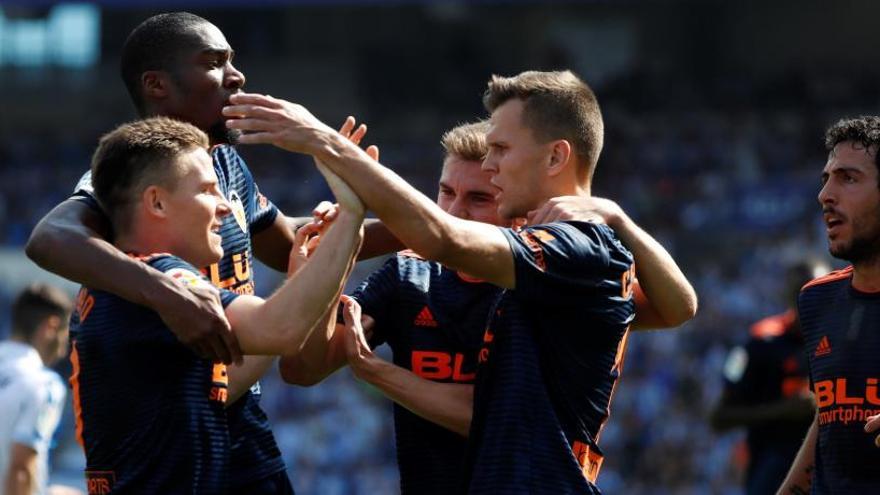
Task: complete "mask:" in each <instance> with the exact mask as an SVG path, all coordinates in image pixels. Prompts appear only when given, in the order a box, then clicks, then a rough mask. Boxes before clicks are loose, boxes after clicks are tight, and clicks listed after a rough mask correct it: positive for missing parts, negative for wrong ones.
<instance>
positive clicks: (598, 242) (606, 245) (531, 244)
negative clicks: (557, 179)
mask: <svg viewBox="0 0 880 495" xmlns="http://www.w3.org/2000/svg"><path fill="white" fill-rule="evenodd" d="M503 230H504V232H505V233H506V234H507V235H508V237H513V238H515V239H516V242H519V243H523V244H525V246H526V247H528V248H529V249H530V250H531V251H533V252H535V253H537V252H541V251H544V252H546V251H550V252H551V253H553V252H556V253H559V254H564V255H565V256H566V257H570V258H572V259H577V258H581V259H583V258H589V259H591V260H593V261H597V262H599V263H600V264H603V265H609V264H612V263H613V262H624V263H631V262H632V255H631V254H630V252H629V251H628V250H627V249H626V248H625V247H624V246H623V244H621V242H620V241H619V240H618V239H617V236H616V234H615V233H614V231H613V230H612V229H611V228H610V227H608V226H607V225H604V224H597V223H592V222H580V221H566V222H556V223H549V224H541V225H534V226H530V227H526V228H524V229H522V230H520V231H515V230H513V229H503Z"/></svg>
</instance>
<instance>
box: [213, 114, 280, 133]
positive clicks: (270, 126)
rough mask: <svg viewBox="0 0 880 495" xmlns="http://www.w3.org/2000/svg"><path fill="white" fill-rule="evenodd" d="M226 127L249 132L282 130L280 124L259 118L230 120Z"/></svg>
mask: <svg viewBox="0 0 880 495" xmlns="http://www.w3.org/2000/svg"><path fill="white" fill-rule="evenodd" d="M226 127H228V128H230V129H238V130H239V131H247V132H259V131H263V132H276V131H279V130H282V129H281V125H280V124H279V123H278V122H276V121H273V120H269V119H263V118H257V117H244V118H239V119H229V120H227V121H226Z"/></svg>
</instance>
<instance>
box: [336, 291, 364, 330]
mask: <svg viewBox="0 0 880 495" xmlns="http://www.w3.org/2000/svg"><path fill="white" fill-rule="evenodd" d="M340 299H341V300H342V318H343V320H344V321H345V326H347V327H360V325H361V306H360V304H358V303H357V301H355V300H354V298H352V297H349V296H346V295H345V294H343V295H342V297H341V298H340Z"/></svg>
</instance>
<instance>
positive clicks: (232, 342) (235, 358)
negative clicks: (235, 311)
mask: <svg viewBox="0 0 880 495" xmlns="http://www.w3.org/2000/svg"><path fill="white" fill-rule="evenodd" d="M220 339H221V340H222V342H221V343H222V344H223V346H224V347H225V348H226V350H227V351H229V361H230V362H229V363H226V361H224V363H226V364H231V363H235V364H241V363H243V362H244V353H242V352H241V346H240V345H239V343H238V337H236V336H235V332H233V331H232V328H230V329H229V330H228V331H226V332H220Z"/></svg>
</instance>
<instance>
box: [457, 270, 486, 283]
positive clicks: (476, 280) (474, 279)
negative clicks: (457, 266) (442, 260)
mask: <svg viewBox="0 0 880 495" xmlns="http://www.w3.org/2000/svg"><path fill="white" fill-rule="evenodd" d="M455 274H456V275H458V279H459V280H461V281H462V282H464V283H467V284H484V283H486V281H485V280H483V279H481V278H477V277H471V276H470V275H468V274H466V273H463V272H458V271H457V272H455Z"/></svg>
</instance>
